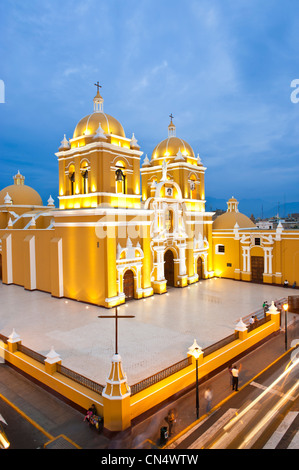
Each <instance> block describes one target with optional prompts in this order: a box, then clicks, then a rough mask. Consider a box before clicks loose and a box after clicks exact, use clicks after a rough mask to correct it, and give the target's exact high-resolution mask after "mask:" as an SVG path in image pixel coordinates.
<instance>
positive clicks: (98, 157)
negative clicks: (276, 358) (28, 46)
mask: <svg viewBox="0 0 299 470" xmlns="http://www.w3.org/2000/svg"><path fill="white" fill-rule="evenodd" d="M92 111H93V112H92V113H91V114H88V115H87V116H85V117H83V118H82V119H81V120H80V121H79V122H78V124H77V125H76V127H75V129H74V133H73V136H72V137H71V138H70V139H67V138H66V136H64V138H63V140H62V142H61V145H60V147H59V149H58V152H57V153H56V157H57V162H58V173H59V181H58V187H59V197H58V199H59V207H58V208H57V207H55V206H54V200H53V198H52V197H51V196H50V197H49V200H48V201H47V205H43V202H42V200H41V197H40V196H39V194H38V193H37V192H36V191H35V190H34V189H32V188H31V187H29V186H27V185H26V184H25V177H24V176H23V175H22V174H21V173H20V172H18V173H17V175H15V176H14V184H12V185H9V186H7V187H6V188H4V189H2V190H1V191H0V242H1V243H0V274H1V278H2V282H3V283H4V284H17V285H20V286H24V288H25V289H27V290H35V289H37V290H41V291H44V292H48V293H50V294H51V295H52V296H55V297H65V298H70V299H75V300H78V301H82V302H88V303H92V304H96V305H100V306H104V307H107V308H111V307H114V306H117V305H120V304H122V303H124V302H125V301H126V300H130V299H132V298H135V299H141V298H144V297H148V296H151V295H154V294H163V293H165V292H167V288H168V287H169V286H173V287H178V288H183V287H185V286H187V285H189V284H191V283H194V282H198V281H199V280H200V279H208V278H210V277H214V276H220V277H225V278H229V279H235V280H242V281H248V282H264V283H270V284H279V285H281V284H283V282H284V280H285V279H288V281H289V283H291V284H293V283H295V282H296V283H297V285H298V283H299V272H298V262H299V231H296V230H285V229H284V228H283V226H282V225H281V224H280V225H279V226H278V227H277V229H276V230H260V229H257V227H256V226H255V225H254V224H253V222H252V221H251V220H250V219H249V218H248V217H246V216H245V215H244V214H242V213H240V212H239V210H238V201H237V200H236V199H235V198H231V199H230V200H229V201H228V209H227V212H226V213H225V214H223V215H221V216H219V217H217V218H216V220H215V221H213V213H212V212H206V210H205V180H204V178H205V171H206V168H205V167H204V166H203V163H202V161H201V159H200V158H199V156H196V155H195V153H194V151H193V149H192V147H191V145H190V144H188V143H187V142H186V141H185V140H183V139H182V138H181V137H179V136H178V135H177V130H176V126H175V125H174V123H173V116H172V115H170V124H169V125H168V128H166V129H165V139H164V140H162V141H161V142H159V143H158V144H157V145H156V146H155V148H154V149H153V152H152V155H151V159H149V158H148V157H147V156H146V157H145V159H144V161H143V163H142V165H141V156H142V155H143V152H142V150H141V149H140V146H139V145H138V142H137V140H136V138H135V135H134V134H133V135H132V137H127V136H126V134H125V131H124V128H123V126H122V124H121V123H120V122H119V121H118V120H117V119H115V118H114V117H112V116H111V115H109V114H107V113H106V112H105V111H104V100H103V98H102V96H101V94H100V92H99V87H98V91H97V94H96V96H95V97H94V100H93V110H92Z"/></svg>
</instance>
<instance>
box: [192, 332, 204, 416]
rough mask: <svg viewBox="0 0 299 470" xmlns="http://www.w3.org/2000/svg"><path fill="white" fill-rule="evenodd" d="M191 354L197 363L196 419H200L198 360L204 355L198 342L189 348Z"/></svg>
mask: <svg viewBox="0 0 299 470" xmlns="http://www.w3.org/2000/svg"><path fill="white" fill-rule="evenodd" d="M189 354H191V355H192V356H193V357H194V359H195V361H196V365H195V369H196V418H197V419H198V418H199V391H198V358H199V356H200V355H201V354H202V350H201V348H200V347H199V346H198V344H197V342H196V340H194V343H193V345H192V346H191V347H190V348H189Z"/></svg>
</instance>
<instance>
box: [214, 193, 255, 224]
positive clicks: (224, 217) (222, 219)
mask: <svg viewBox="0 0 299 470" xmlns="http://www.w3.org/2000/svg"><path fill="white" fill-rule="evenodd" d="M238 204H239V203H238V201H237V199H236V198H234V197H231V198H230V199H229V200H228V202H227V211H226V212H225V213H224V214H221V215H219V216H218V217H217V219H215V220H214V222H213V230H222V229H233V228H234V227H235V225H236V224H238V227H239V228H252V227H256V225H255V224H254V223H253V222H252V220H251V219H250V218H249V217H247V215H245V214H242V213H241V212H239V210H238Z"/></svg>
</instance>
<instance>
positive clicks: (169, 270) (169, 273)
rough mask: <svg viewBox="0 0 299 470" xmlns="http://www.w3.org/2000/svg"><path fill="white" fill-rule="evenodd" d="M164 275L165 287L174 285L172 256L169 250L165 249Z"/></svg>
mask: <svg viewBox="0 0 299 470" xmlns="http://www.w3.org/2000/svg"><path fill="white" fill-rule="evenodd" d="M164 276H165V279H166V280H167V287H169V286H170V287H174V257H173V253H172V251H171V250H167V251H166V253H165V255H164Z"/></svg>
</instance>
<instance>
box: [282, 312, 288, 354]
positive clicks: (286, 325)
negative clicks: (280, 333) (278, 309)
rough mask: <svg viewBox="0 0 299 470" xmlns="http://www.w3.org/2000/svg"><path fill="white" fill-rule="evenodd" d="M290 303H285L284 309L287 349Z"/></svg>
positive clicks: (286, 345) (286, 346) (286, 343)
mask: <svg viewBox="0 0 299 470" xmlns="http://www.w3.org/2000/svg"><path fill="white" fill-rule="evenodd" d="M288 308H289V305H288V304H283V309H284V327H285V335H284V344H285V351H287V349H288Z"/></svg>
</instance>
